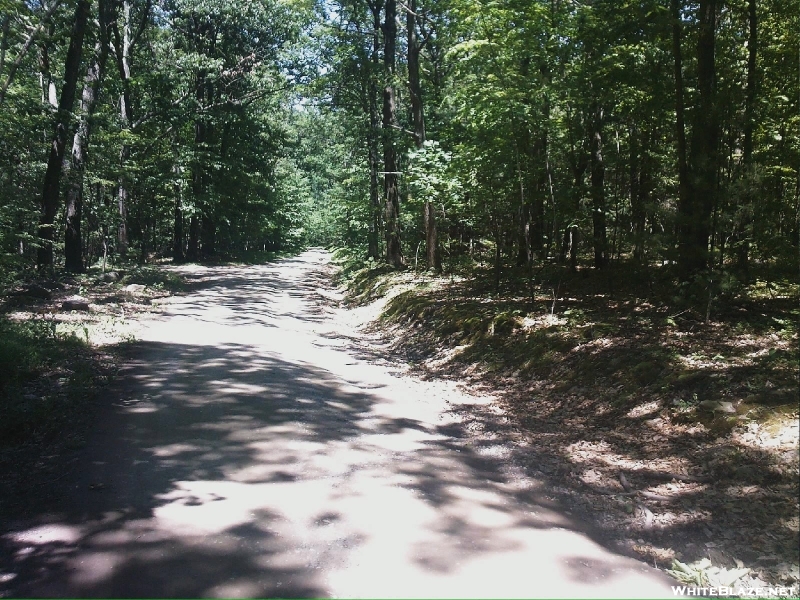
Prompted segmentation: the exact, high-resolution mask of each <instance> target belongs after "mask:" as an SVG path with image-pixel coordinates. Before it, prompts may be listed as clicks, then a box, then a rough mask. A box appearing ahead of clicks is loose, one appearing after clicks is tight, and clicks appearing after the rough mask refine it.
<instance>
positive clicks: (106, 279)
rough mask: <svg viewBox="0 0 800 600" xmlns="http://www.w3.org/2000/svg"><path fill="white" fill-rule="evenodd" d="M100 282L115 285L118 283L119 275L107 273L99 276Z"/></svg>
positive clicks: (114, 272) (111, 272)
mask: <svg viewBox="0 0 800 600" xmlns="http://www.w3.org/2000/svg"><path fill="white" fill-rule="evenodd" d="M100 281H101V282H103V283H115V282H117V281H119V273H117V272H116V271H109V272H108V273H103V274H102V275H101V276H100Z"/></svg>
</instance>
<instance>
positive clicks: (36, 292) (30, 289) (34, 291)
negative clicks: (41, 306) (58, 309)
mask: <svg viewBox="0 0 800 600" xmlns="http://www.w3.org/2000/svg"><path fill="white" fill-rule="evenodd" d="M14 295H15V296H25V297H27V298H36V299H38V300H50V299H51V298H52V297H53V293H52V292H51V291H50V290H48V289H47V288H45V287H42V286H41V285H37V284H35V283H29V284H28V285H26V286H25V287H23V288H22V289H21V290H19V291H18V292H16V293H15V294H14Z"/></svg>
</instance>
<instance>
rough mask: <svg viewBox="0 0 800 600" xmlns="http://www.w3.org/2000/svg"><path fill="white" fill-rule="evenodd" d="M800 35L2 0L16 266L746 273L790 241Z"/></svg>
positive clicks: (753, 18) (658, 2) (740, 16)
mask: <svg viewBox="0 0 800 600" xmlns="http://www.w3.org/2000/svg"><path fill="white" fill-rule="evenodd" d="M798 32H800V9H799V8H798V6H797V5H796V3H791V2H782V1H777V0H760V1H759V2H756V0H735V1H732V2H726V3H721V2H717V1H716V0H700V1H699V2H694V3H689V2H685V1H683V0H638V1H635V2H631V1H626V2H617V1H613V2H612V1H610V0H591V1H590V0H581V1H576V2H566V1H562V0H548V1H547V2H544V1H533V2H531V1H529V0H525V1H518V0H511V1H509V2H499V3H498V2H489V1H475V0H410V1H408V2H398V1H397V0H329V1H328V2H324V3H314V2H312V1H311V0H259V1H258V2H249V1H244V0H234V1H227V0H226V1H225V2H221V1H219V0H192V1H186V0H37V1H28V0H2V2H0V35H1V36H2V39H1V40H0V43H1V45H0V149H2V151H1V152H0V250H1V251H2V261H3V263H4V265H5V266H6V267H8V268H12V267H13V268H32V267H34V266H36V267H38V268H39V269H51V268H62V267H63V268H66V269H67V270H70V271H81V270H84V269H85V268H87V267H88V266H90V265H92V264H95V263H96V262H97V261H98V260H104V261H107V260H117V261H119V260H135V261H139V262H147V261H152V260H156V259H161V258H171V259H172V260H174V261H186V260H192V261H194V260H207V259H215V258H224V257H232V256H245V255H252V254H253V253H257V252H263V251H280V250H291V249H293V248H298V247H301V246H303V245H307V244H324V245H328V246H344V247H348V248H350V249H351V250H353V251H355V252H358V253H361V254H362V256H364V257H365V258H367V257H370V258H372V259H374V260H376V261H380V260H385V261H387V262H388V263H389V264H390V265H392V266H393V267H394V268H405V267H406V266H407V265H409V264H411V263H412V262H413V263H414V264H416V265H417V266H419V265H420V264H421V265H423V266H425V267H428V268H432V269H436V270H441V269H442V268H444V269H450V268H455V267H456V266H457V265H460V264H463V263H464V261H465V260H469V259H472V260H478V261H482V260H484V259H485V260H491V262H492V264H493V265H494V270H495V277H496V278H497V280H498V281H499V278H500V276H501V272H502V271H503V269H505V268H507V267H515V266H516V267H526V266H530V265H533V264H545V263H563V264H567V265H570V266H571V268H572V269H578V268H579V267H581V268H582V267H584V266H585V267H587V268H595V269H601V270H602V269H605V268H607V266H608V265H609V264H610V263H613V262H619V261H630V262H633V263H636V264H638V265H641V266H643V267H652V266H656V265H658V266H664V267H666V268H668V269H669V270H670V272H672V273H673V274H674V277H675V278H676V280H678V281H680V282H683V283H684V284H686V286H687V289H688V288H692V289H694V290H695V291H696V290H700V289H707V288H708V286H710V285H711V282H717V283H716V285H720V283H719V282H721V281H727V282H736V281H746V280H747V279H748V277H750V270H751V267H752V266H753V265H759V266H770V265H777V266H781V265H792V264H794V262H796V258H797V253H798V235H799V231H800V229H799V228H798V214H800V116H799V115H800V110H798V109H799V108H800V107H799V106H798V104H800V83H799V82H798V78H797V76H796V75H797V69H798V56H799V55H800V34H799V33H798Z"/></svg>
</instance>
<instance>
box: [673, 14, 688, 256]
mask: <svg viewBox="0 0 800 600" xmlns="http://www.w3.org/2000/svg"><path fill="white" fill-rule="evenodd" d="M682 8H683V7H682V2H680V0H670V12H671V16H672V55H673V59H674V61H675V75H674V77H675V128H676V132H675V133H676V139H677V154H678V223H677V224H678V247H679V252H680V248H681V247H683V246H684V245H686V244H688V243H690V239H691V230H690V228H691V212H692V211H691V197H690V195H691V194H690V184H689V165H688V161H687V158H686V154H687V153H686V122H685V109H684V93H683V53H682V48H681V46H682V37H683V27H682V24H681V10H682Z"/></svg>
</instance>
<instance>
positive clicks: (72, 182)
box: [64, 0, 115, 273]
mask: <svg viewBox="0 0 800 600" xmlns="http://www.w3.org/2000/svg"><path fill="white" fill-rule="evenodd" d="M113 4H114V3H113V1H112V2H108V0H100V2H99V4H98V14H99V24H100V30H99V35H98V38H99V39H98V41H97V43H96V45H95V50H94V55H93V56H92V61H91V62H90V64H89V66H88V67H87V70H86V77H85V79H84V83H83V93H82V94H81V102H80V112H81V120H80V123H79V124H78V128H77V130H76V131H75V136H74V138H73V141H72V164H71V166H70V172H69V187H68V188H67V204H66V213H67V214H66V228H65V231H64V259H65V265H64V266H65V267H66V269H67V271H70V272H73V273H79V272H81V271H83V249H82V247H81V217H82V213H83V180H84V172H85V170H86V156H87V153H88V149H89V139H90V136H91V126H92V118H93V117H94V113H95V109H96V108H97V100H98V97H99V96H100V87H101V86H102V83H103V76H104V74H105V70H106V60H107V58H108V42H109V39H108V34H109V27H110V25H111V22H112V21H113V20H114V16H115V15H114V14H113V12H112V11H113V8H112V7H113Z"/></svg>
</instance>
